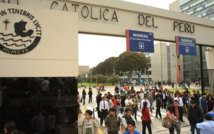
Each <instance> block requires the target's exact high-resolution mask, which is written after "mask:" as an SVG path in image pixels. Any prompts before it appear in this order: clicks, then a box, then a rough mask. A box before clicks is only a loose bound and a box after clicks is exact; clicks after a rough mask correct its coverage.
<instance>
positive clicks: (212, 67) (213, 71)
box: [205, 47, 214, 95]
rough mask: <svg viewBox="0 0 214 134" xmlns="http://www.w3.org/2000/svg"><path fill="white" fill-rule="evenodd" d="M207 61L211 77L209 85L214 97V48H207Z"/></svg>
mask: <svg viewBox="0 0 214 134" xmlns="http://www.w3.org/2000/svg"><path fill="white" fill-rule="evenodd" d="M205 51H206V52H205V54H206V60H207V69H208V75H209V84H210V90H211V93H212V95H214V62H213V59H214V47H207V48H206V50H205Z"/></svg>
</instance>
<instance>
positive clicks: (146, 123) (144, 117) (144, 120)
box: [142, 102, 152, 134]
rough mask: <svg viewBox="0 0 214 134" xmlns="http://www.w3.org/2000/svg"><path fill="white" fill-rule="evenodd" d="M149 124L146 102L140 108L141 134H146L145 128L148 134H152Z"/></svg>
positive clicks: (150, 121)
mask: <svg viewBox="0 0 214 134" xmlns="http://www.w3.org/2000/svg"><path fill="white" fill-rule="evenodd" d="M151 123H152V120H151V117H150V114H149V108H147V102H144V103H143V108H142V126H143V129H142V134H146V127H147V128H148V131H149V134H152V129H151Z"/></svg>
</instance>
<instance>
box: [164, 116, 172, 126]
mask: <svg viewBox="0 0 214 134" xmlns="http://www.w3.org/2000/svg"><path fill="white" fill-rule="evenodd" d="M162 126H163V127H165V128H171V127H172V121H171V120H170V119H169V118H167V117H164V118H163V120H162Z"/></svg>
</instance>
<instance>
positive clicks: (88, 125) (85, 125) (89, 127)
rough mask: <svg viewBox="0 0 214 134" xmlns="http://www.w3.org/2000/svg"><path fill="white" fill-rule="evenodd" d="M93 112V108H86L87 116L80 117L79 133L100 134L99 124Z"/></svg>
mask: <svg viewBox="0 0 214 134" xmlns="http://www.w3.org/2000/svg"><path fill="white" fill-rule="evenodd" d="M92 114H93V113H92V111H91V110H86V112H85V118H81V119H78V134H99V132H98V128H99V125H98V123H97V121H96V120H94V119H92Z"/></svg>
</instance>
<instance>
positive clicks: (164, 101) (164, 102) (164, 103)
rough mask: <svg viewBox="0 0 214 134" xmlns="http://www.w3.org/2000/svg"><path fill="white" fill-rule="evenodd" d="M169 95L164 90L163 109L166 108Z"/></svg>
mask: <svg viewBox="0 0 214 134" xmlns="http://www.w3.org/2000/svg"><path fill="white" fill-rule="evenodd" d="M166 102H167V95H166V92H165V91H162V109H166Z"/></svg>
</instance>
